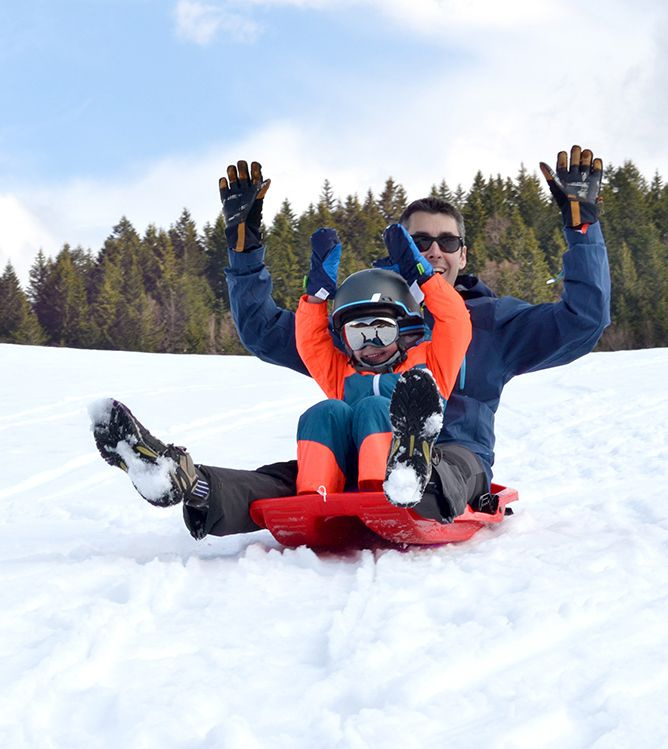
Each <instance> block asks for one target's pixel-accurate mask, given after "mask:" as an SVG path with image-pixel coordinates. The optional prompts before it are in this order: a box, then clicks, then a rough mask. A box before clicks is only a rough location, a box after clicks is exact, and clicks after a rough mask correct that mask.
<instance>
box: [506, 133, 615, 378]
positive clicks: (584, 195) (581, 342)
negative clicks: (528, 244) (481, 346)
mask: <svg viewBox="0 0 668 749" xmlns="http://www.w3.org/2000/svg"><path fill="white" fill-rule="evenodd" d="M540 167H541V171H542V172H543V174H544V175H545V178H546V179H547V183H548V187H549V188H550V191H551V193H552V195H553V197H554V199H555V201H556V203H557V205H558V206H559V208H560V210H561V214H562V218H563V222H564V234H565V237H566V241H567V243H568V251H567V252H566V253H565V254H564V258H563V263H564V291H563V293H562V295H561V300H560V301H559V302H557V303H555V304H538V305H531V304H528V303H526V302H521V301H519V300H517V299H513V298H510V297H506V298H503V299H500V300H499V301H498V303H497V305H496V309H495V317H494V333H495V336H496V338H497V341H498V350H499V352H500V356H501V358H502V359H503V362H504V366H505V370H506V374H507V376H508V377H512V376H513V375H514V374H519V373H521V372H527V371H532V370H538V369H545V368H547V367H553V366H556V365H558V364H566V363H568V362H570V361H573V360H574V359H577V358H578V357H580V356H583V355H584V354H587V353H589V352H590V351H591V350H592V349H593V348H594V346H595V345H596V343H597V341H598V340H599V338H600V337H601V335H602V333H603V331H604V330H605V328H606V327H607V326H608V325H609V324H610V269H609V266H608V255H607V250H606V247H605V242H604V240H603V234H602V232H601V226H600V224H599V222H598V205H599V197H598V191H599V188H600V184H601V178H602V174H603V164H602V162H601V159H594V158H593V154H592V152H591V151H589V150H588V149H585V150H584V151H583V150H581V149H580V147H579V146H573V147H572V148H571V154H570V166H569V161H568V154H567V153H566V152H565V151H560V152H559V154H558V156H557V169H556V172H554V171H552V169H551V168H550V167H549V166H548V165H547V164H545V163H542V162H541V165H540Z"/></svg>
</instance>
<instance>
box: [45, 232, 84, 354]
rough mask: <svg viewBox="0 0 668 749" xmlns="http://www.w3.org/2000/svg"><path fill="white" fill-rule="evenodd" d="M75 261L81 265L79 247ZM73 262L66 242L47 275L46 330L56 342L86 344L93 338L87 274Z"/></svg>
mask: <svg viewBox="0 0 668 749" xmlns="http://www.w3.org/2000/svg"><path fill="white" fill-rule="evenodd" d="M77 258H78V261H79V262H81V263H82V264H83V265H84V268H85V261H84V260H83V258H82V251H81V250H80V249H79V250H78V251H77ZM84 273H85V270H84V272H83V273H82V272H81V271H80V270H79V267H77V265H76V264H75V255H74V253H73V251H72V250H70V247H69V245H65V246H64V247H63V249H62V250H61V251H60V252H59V253H58V256H57V257H56V260H55V263H54V265H53V268H52V270H51V274H50V276H49V279H48V288H49V296H48V299H49V303H50V305H51V306H50V310H49V325H50V328H49V334H50V339H51V342H52V343H54V344H56V345H57V346H71V347H75V348H77V347H83V348H85V347H88V346H91V345H92V344H93V342H94V340H95V338H96V332H95V330H94V328H93V327H92V324H91V316H90V312H89V305H88V293H87V288H86V277H85V275H84Z"/></svg>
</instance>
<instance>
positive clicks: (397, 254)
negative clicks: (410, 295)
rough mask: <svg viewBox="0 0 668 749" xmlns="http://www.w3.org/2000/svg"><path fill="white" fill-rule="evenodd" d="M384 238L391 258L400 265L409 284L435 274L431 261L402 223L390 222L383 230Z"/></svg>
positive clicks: (400, 270)
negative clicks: (419, 248)
mask: <svg viewBox="0 0 668 749" xmlns="http://www.w3.org/2000/svg"><path fill="white" fill-rule="evenodd" d="M383 240H384V242H385V246H386V247H387V252H388V254H389V256H390V260H391V261H392V263H393V264H395V265H397V266H398V267H399V273H401V275H402V276H403V277H404V278H405V279H406V281H407V282H408V284H409V285H411V284H413V283H414V282H415V281H417V282H418V283H419V284H422V283H424V282H425V281H426V280H427V279H428V278H431V277H432V276H433V275H434V269H433V268H432V266H431V263H430V262H429V260H427V258H426V257H425V256H424V255H423V254H422V253H421V252H420V250H418V248H417V246H416V244H415V242H414V241H413V238H412V237H411V235H410V234H409V233H408V232H407V231H406V229H405V227H403V226H402V225H401V224H390V226H388V227H387V229H385V231H384V232H383Z"/></svg>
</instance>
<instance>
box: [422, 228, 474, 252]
mask: <svg viewBox="0 0 668 749" xmlns="http://www.w3.org/2000/svg"><path fill="white" fill-rule="evenodd" d="M411 237H412V238H413V241H414V242H415V245H416V246H417V248H418V250H420V252H426V251H427V250H428V249H429V248H430V247H431V245H432V243H433V242H436V244H437V245H438V246H439V247H440V248H441V250H442V251H443V252H447V253H452V252H457V250H461V248H462V247H463V246H464V240H463V239H462V238H461V237H458V236H457V235H456V234H439V235H438V236H437V237H432V236H431V235H430V234H425V233H424V232H418V233H417V234H411Z"/></svg>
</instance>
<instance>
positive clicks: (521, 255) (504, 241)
mask: <svg viewBox="0 0 668 749" xmlns="http://www.w3.org/2000/svg"><path fill="white" fill-rule="evenodd" d="M499 251H500V257H501V259H500V260H496V261H488V265H487V266H486V267H485V271H486V273H485V272H483V273H481V276H482V277H483V278H484V280H485V281H486V282H487V283H490V281H491V283H490V285H493V288H494V290H495V291H496V293H497V294H499V296H502V295H505V294H508V295H510V296H515V297H519V298H521V299H526V300H527V301H528V302H532V303H534V304H538V303H540V302H547V301H553V300H554V296H555V294H554V291H552V290H551V287H550V286H548V285H547V281H548V280H549V278H550V272H549V269H548V267H547V263H546V262H545V257H544V256H543V253H542V252H541V250H540V247H539V246H538V240H537V239H536V235H535V233H534V231H533V229H529V228H528V227H527V226H525V224H524V222H523V221H522V217H521V216H520V214H519V211H518V210H517V209H515V210H514V211H513V213H512V215H511V217H510V223H509V224H508V227H507V229H506V231H505V233H504V235H503V237H502V238H501V241H500V243H499ZM494 274H496V278H495V279H494V281H492V278H491V276H492V275H494Z"/></svg>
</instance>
